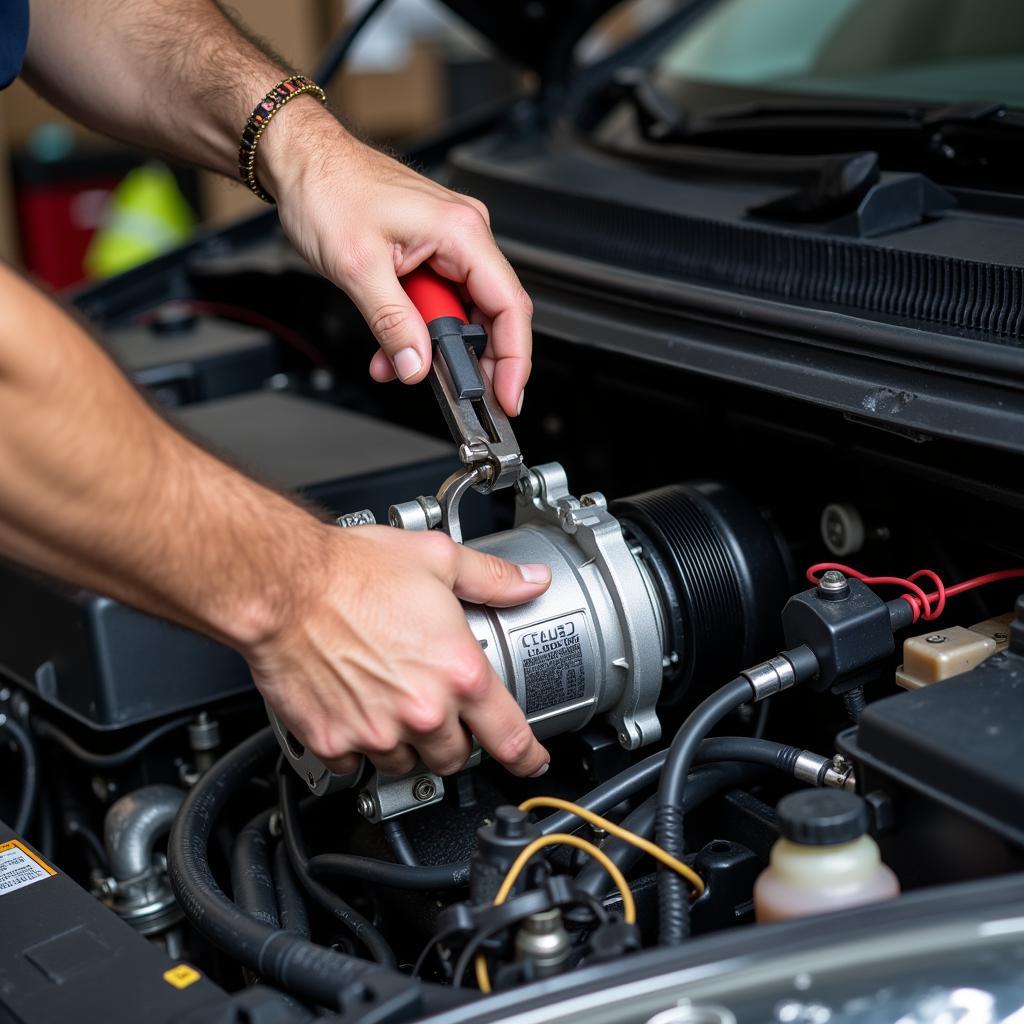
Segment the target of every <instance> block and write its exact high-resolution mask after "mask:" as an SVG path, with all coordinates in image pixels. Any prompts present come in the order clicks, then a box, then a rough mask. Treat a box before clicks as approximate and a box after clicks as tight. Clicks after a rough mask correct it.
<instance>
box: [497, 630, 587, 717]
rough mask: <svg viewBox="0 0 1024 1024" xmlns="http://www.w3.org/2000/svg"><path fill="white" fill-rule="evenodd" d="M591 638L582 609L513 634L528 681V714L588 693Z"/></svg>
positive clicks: (517, 652)
mask: <svg viewBox="0 0 1024 1024" xmlns="http://www.w3.org/2000/svg"><path fill="white" fill-rule="evenodd" d="M589 642H590V638H589V636H588V635H587V620H586V617H585V616H584V615H583V613H582V612H576V613H574V614H573V615H567V616H565V617H564V618H559V619H549V620H548V621H547V622H540V623H538V624H537V625H535V626H530V627H528V628H527V629H521V630H519V631H518V632H516V633H514V634H513V644H514V645H515V651H516V654H517V656H518V658H519V661H520V664H521V665H522V666H523V678H524V680H525V683H526V713H527V715H532V714H535V713H536V712H538V711H546V710H547V709H548V708H553V707H557V706H558V705H559V704H567V703H569V702H570V701H574V700H579V699H580V698H581V697H583V696H584V695H585V693H586V689H587V685H586V684H587V677H586V668H585V664H584V655H583V645H584V644H586V643H589Z"/></svg>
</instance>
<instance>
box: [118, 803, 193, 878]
mask: <svg viewBox="0 0 1024 1024" xmlns="http://www.w3.org/2000/svg"><path fill="white" fill-rule="evenodd" d="M184 799H185V793H184V791H183V790H181V789H178V788H177V787H176V786H164V785H155V786H142V787H141V788H140V789H136V790H133V791H132V792H130V793H126V794H125V795H124V796H123V797H121V798H120V799H119V800H115V801H114V803H112V804H111V805H110V808H109V809H108V810H107V814H106V817H105V818H104V819H103V845H104V846H105V847H106V850H107V860H108V861H109V863H110V873H111V874H112V875H113V876H114V878H116V879H117V880H118V881H119V882H128V881H131V880H132V879H133V878H140V877H141V876H142V875H145V874H146V873H147V872H149V871H150V870H151V869H152V867H153V847H154V846H155V845H156V841H157V840H158V839H159V838H160V837H161V836H162V835H164V834H166V832H167V830H168V829H169V828H170V827H171V822H173V821H174V816H175V815H176V814H177V813H178V808H179V807H181V804H182V801H183V800H184Z"/></svg>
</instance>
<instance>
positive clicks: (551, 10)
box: [444, 0, 621, 80]
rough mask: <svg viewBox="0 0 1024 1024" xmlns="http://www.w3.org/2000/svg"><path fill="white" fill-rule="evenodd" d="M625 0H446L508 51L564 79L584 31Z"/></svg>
mask: <svg viewBox="0 0 1024 1024" xmlns="http://www.w3.org/2000/svg"><path fill="white" fill-rule="evenodd" d="M620 2H621V0H508V2H503V3H498V4H482V3H479V2H478V0H444V3H445V4H446V5H447V6H448V7H450V8H451V9H452V10H453V11H455V12H456V14H458V15H459V17H461V18H462V19H464V20H465V21H466V22H467V23H468V24H470V25H472V26H473V28H475V29H476V30H477V31H478V32H480V33H481V35H483V36H485V37H486V38H487V39H488V40H490V42H491V43H493V44H494V46H495V47H497V49H498V50H500V51H501V52H502V53H503V54H505V55H506V56H508V57H511V58H512V59H514V60H516V61H518V62H520V63H522V64H525V65H526V66H527V67H529V68H532V69H533V70H535V71H537V72H538V73H539V74H540V75H541V76H542V77H543V78H545V79H555V80H557V79H560V78H564V77H565V76H566V73H567V71H568V70H570V69H571V67H572V50H573V47H574V46H575V45H576V43H577V41H578V40H579V39H580V37H581V36H582V35H583V33H584V32H586V31H587V29H588V28H590V26H591V25H593V24H594V23H595V22H596V21H597V20H598V19H599V18H600V17H601V15H603V14H605V13H606V12H607V11H609V10H611V9H612V8H613V7H615V6H616V5H617V4H618V3H620Z"/></svg>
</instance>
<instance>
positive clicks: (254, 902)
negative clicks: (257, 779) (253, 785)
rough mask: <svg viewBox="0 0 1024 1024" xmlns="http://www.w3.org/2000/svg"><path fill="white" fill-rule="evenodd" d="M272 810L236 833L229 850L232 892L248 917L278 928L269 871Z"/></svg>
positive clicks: (257, 816)
mask: <svg viewBox="0 0 1024 1024" xmlns="http://www.w3.org/2000/svg"><path fill="white" fill-rule="evenodd" d="M273 814H274V808H270V809H269V810H266V811H261V812H260V813H259V814H257V815H256V817H255V818H253V819H252V821H250V822H249V824H248V825H245V826H244V827H243V828H242V830H241V831H240V832H239V833H238V836H237V838H236V839H235V844H234V846H233V847H232V848H231V893H232V895H233V896H234V899H235V903H237V904H238V905H239V906H240V907H241V908H242V909H243V910H244V911H245V912H246V913H247V914H251V915H252V916H253V917H255V918H256V920H257V921H262V922H263V923H264V924H268V925H270V927H271V928H280V927H281V922H280V920H279V919H278V908H277V890H276V889H275V888H274V876H273V872H272V871H271V868H270V818H271V816H272V815H273Z"/></svg>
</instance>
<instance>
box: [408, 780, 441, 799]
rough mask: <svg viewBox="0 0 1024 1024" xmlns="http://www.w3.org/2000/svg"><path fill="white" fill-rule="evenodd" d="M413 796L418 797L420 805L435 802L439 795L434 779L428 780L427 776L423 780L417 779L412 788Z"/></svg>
mask: <svg viewBox="0 0 1024 1024" xmlns="http://www.w3.org/2000/svg"><path fill="white" fill-rule="evenodd" d="M412 795H413V796H414V797H416V799H417V800H419V801H420V803H426V802H427V801H428V800H433V799H434V797H435V796H436V795H437V786H436V785H435V784H434V780H433V779H428V778H427V777H426V776H425V775H424V776H423V778H421V779H417V780H416V782H415V784H414V785H413V787H412Z"/></svg>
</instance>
